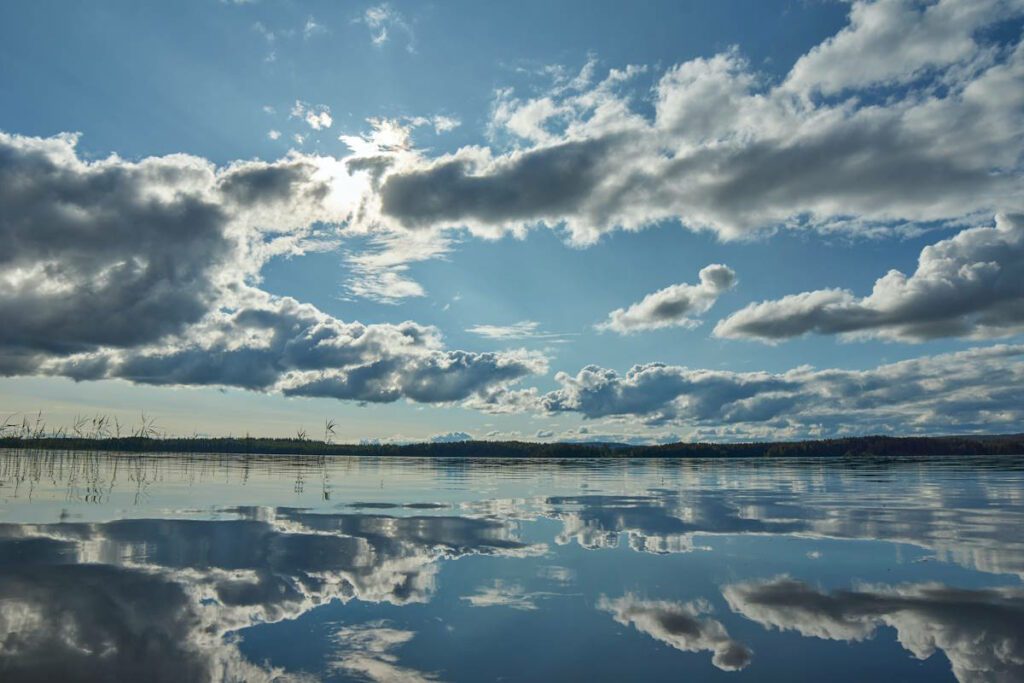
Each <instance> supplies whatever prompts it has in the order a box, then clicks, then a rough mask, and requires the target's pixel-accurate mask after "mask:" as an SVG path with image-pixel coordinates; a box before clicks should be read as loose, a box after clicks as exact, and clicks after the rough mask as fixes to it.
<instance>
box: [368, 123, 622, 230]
mask: <svg viewBox="0 0 1024 683" xmlns="http://www.w3.org/2000/svg"><path fill="white" fill-rule="evenodd" d="M614 144H615V141H614V140H613V139H596V140H586V141H581V142H565V143H562V144H559V145H556V146H553V147H548V148H542V149H536V150H530V151H527V152H524V153H522V154H519V155H514V156H512V157H510V158H508V159H507V160H503V162H502V163H501V164H500V166H498V167H497V168H495V169H493V170H492V171H491V172H489V173H475V172H474V169H473V167H472V166H471V164H470V163H469V162H468V161H462V160H452V161H442V162H439V163H437V164H436V165H434V166H432V167H430V168H427V169H423V170H417V171H411V172H409V173H401V174H399V173H396V174H394V175H391V176H389V177H388V179H387V180H386V181H385V182H384V184H383V187H382V188H381V207H382V210H383V212H384V213H385V214H386V215H388V216H392V217H395V218H397V219H398V220H399V221H400V222H401V223H402V224H403V225H408V226H411V227H419V226H424V225H434V224H437V223H449V224H454V225H462V224H466V223H470V222H474V221H479V222H482V223H489V224H495V223H496V224H502V223H507V222H523V221H525V222H535V221H538V220H541V219H544V218H548V219H549V220H552V221H554V222H557V221H558V220H559V217H560V216H562V215H564V214H567V213H572V212H573V211H574V210H575V209H576V207H577V206H578V205H579V204H580V203H582V202H583V201H584V200H585V199H586V198H587V197H588V196H590V195H591V194H592V193H593V192H594V191H595V189H596V187H597V185H598V184H599V183H600V182H601V181H602V179H603V173H602V167H603V165H604V164H607V163H611V162H612V158H611V157H610V154H611V152H612V150H613V148H614Z"/></svg>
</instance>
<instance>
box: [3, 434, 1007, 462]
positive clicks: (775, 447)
mask: <svg viewBox="0 0 1024 683" xmlns="http://www.w3.org/2000/svg"><path fill="white" fill-rule="evenodd" d="M0 448H17V449H38V450H73V451H105V452H125V453H239V454H254V455H255V454H261V455H324V456H327V455H359V456H377V457H436V458H447V457H454V458H459V457H473V458H487V457H493V458H781V457H821V458H837V457H852V456H887V457H901V456H905V457H919V456H948V455H964V456H969V455H1024V434H1008V435H991V436H977V435H972V436H911V437H890V436H863V437H851V438H844V439H821V440H813V441H811V440H809V441H787V442H753V443H682V442H680V443H670V444H661V445H656V446H635V445H630V444H622V443H535V442H525V441H458V442H454V443H451V442H450V443H408V444H335V443H329V442H326V441H317V440H313V439H264V438H256V437H246V438H232V437H226V438H203V437H188V438H157V437H145V436H143V437H140V436H131V437H120V438H113V437H112V438H79V437H5V438H0Z"/></svg>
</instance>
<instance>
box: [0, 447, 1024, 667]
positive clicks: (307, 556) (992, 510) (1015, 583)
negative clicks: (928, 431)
mask: <svg viewBox="0 0 1024 683" xmlns="http://www.w3.org/2000/svg"><path fill="white" fill-rule="evenodd" d="M1022 482H1024V459H1017V458H1001V459H982V458H978V459H972V460H967V461H961V462H957V461H956V460H952V459H949V460H946V459H940V460H931V461H921V460H910V461H902V462H891V461H860V462H856V463H852V462H845V463H844V462H822V461H803V462H798V461H787V462H774V463H765V462H753V461H705V462H695V461H627V462H578V461H577V462H574V461H558V462H553V461H545V462H538V461H534V462H520V461H517V462H496V461H486V460H480V461H469V460H450V461H449V460H380V459H366V458H335V459H327V460H318V459H312V458H294V459H293V458H280V457H278V458H259V457H249V458H239V457H220V456H123V455H122V456H108V455H102V454H94V453H74V454H56V453H45V454H39V453H17V452H2V453H0V678H2V679H3V680H5V681H6V680H58V679H62V680H112V679H119V680H143V679H145V680H168V681H171V680H173V681H183V680H325V679H326V680H374V681H386V680H494V679H497V678H502V679H505V680H538V679H549V680H550V679H571V678H586V679H589V680H623V679H633V680H636V679H643V680H679V679H682V678H688V677H695V678H699V679H718V678H721V679H726V680H727V679H736V680H743V679H747V680H795V679H804V678H819V677H823V676H827V677H828V678H829V679H830V680H850V681H854V680H865V679H866V678H869V677H870V678H874V679H900V680H959V681H1015V680H1022V679H1024V589H1022V583H1021V579H1022V578H1024V533H1022V532H1021V529H1022V528H1024V487H1022Z"/></svg>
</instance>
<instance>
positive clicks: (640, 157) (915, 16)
mask: <svg viewBox="0 0 1024 683" xmlns="http://www.w3.org/2000/svg"><path fill="white" fill-rule="evenodd" d="M1022 11H1024V5H1022V4H1021V3H1020V2H1017V1H1015V0H1014V1H1010V0H981V1H979V2H971V1H968V0H942V2H937V3H933V4H928V5H923V4H920V3H911V2H904V1H898V2H897V1H895V0H886V1H885V2H881V3H866V2H854V3H852V4H851V7H850V22H849V24H848V26H847V27H845V28H844V29H843V30H842V31H840V32H839V33H838V34H837V35H835V36H833V37H831V38H829V39H828V40H826V41H824V42H823V43H822V44H820V45H819V46H817V47H815V48H813V49H812V50H810V51H809V52H808V53H807V54H805V55H803V56H802V57H801V58H800V59H798V60H797V62H796V63H795V64H794V65H793V67H792V69H791V71H790V73H789V74H788V75H787V76H786V77H785V78H783V79H782V80H781V81H776V80H774V79H773V78H772V77H770V76H768V75H766V74H764V73H761V72H759V71H758V70H756V69H755V68H753V67H752V66H751V64H750V63H749V62H748V61H747V60H746V59H745V58H744V57H743V55H742V53H741V51H740V49H739V48H731V49H728V50H726V51H724V52H721V53H719V54H716V55H711V56H706V57H701V58H696V59H692V60H689V61H687V62H683V63H680V64H675V65H672V66H669V67H668V68H666V69H665V70H664V71H662V72H661V73H660V74H657V75H656V82H655V86H654V88H653V95H652V96H651V98H652V99H653V102H645V103H644V105H643V106H642V107H641V106H637V104H636V102H635V99H636V96H637V95H638V94H640V93H642V92H646V91H647V90H646V88H641V87H640V86H639V85H638V83H637V79H638V78H639V77H640V75H642V74H645V73H648V72H649V71H650V69H649V68H648V67H646V66H643V65H628V66H625V67H624V68H612V69H610V70H608V71H607V73H606V74H605V75H604V76H603V77H601V76H600V75H599V70H598V66H597V61H596V60H594V59H592V60H590V61H588V62H587V64H586V65H585V66H584V67H583V69H582V70H581V71H580V72H579V74H578V75H576V76H574V77H570V76H569V74H567V73H566V72H565V70H564V69H547V70H545V72H546V73H547V74H549V75H551V76H552V77H553V80H552V83H551V85H550V87H549V88H548V89H547V91H546V92H540V93H537V92H533V93H531V95H530V96H520V95H518V94H517V93H516V92H515V91H514V90H512V89H510V88H499V89H498V90H497V91H496V96H495V101H494V104H493V107H492V112H491V118H490V122H489V126H488V138H489V141H490V144H489V145H467V146H463V147H460V148H459V149H458V150H456V151H454V152H451V153H447V154H441V155H437V154H432V153H430V151H429V150H423V149H418V148H416V147H415V146H414V145H413V143H412V140H411V135H410V132H411V130H412V129H413V128H415V127H417V126H425V125H432V126H433V127H434V129H435V131H436V132H442V131H443V130H446V129H448V128H449V127H450V126H452V125H454V124H455V121H454V119H450V118H449V117H444V116H433V117H425V116H420V117H404V118H401V119H393V120H388V119H378V120H375V121H371V126H373V128H374V130H373V131H372V132H370V133H368V134H365V135H348V134H346V135H343V136H342V137H341V139H342V141H343V142H345V143H346V145H348V146H349V147H350V149H351V150H352V155H350V156H349V157H347V158H346V160H345V163H346V165H347V166H348V167H349V168H357V167H358V168H360V169H362V170H364V171H366V172H367V173H368V174H369V175H370V176H371V179H372V182H370V183H369V184H368V186H367V187H366V188H365V192H364V193H363V194H362V196H361V201H360V203H359V208H358V211H356V212H355V213H354V215H353V217H352V221H351V224H350V226H349V229H350V230H351V231H352V232H354V233H359V234H366V235H373V236H378V237H382V238H383V241H386V242H389V243H390V244H392V245H396V244H400V243H403V242H404V241H407V240H410V241H414V242H417V243H419V244H420V245H421V246H422V250H420V251H417V250H415V249H413V248H412V247H409V246H403V247H401V248H399V249H398V251H399V252H400V253H401V254H402V257H401V258H399V257H398V256H397V255H395V256H393V257H391V259H390V260H391V263H390V264H388V265H367V264H354V267H355V269H356V272H355V273H354V274H353V276H352V277H351V280H350V283H349V288H350V291H351V292H352V293H353V294H356V295H359V296H362V295H364V294H365V295H366V296H369V297H370V298H377V299H379V300H387V301H390V302H395V301H398V300H401V299H403V298H407V297H417V296H423V295H424V290H423V288H422V286H420V285H419V284H418V283H416V282H415V281H413V280H412V279H411V278H410V276H409V275H408V273H407V271H406V269H405V264H408V263H410V262H413V261H418V260H423V259H427V258H434V257H436V256H438V255H439V252H438V251H437V250H436V249H434V248H433V247H431V246H430V244H431V243H432V242H434V241H437V240H439V239H444V238H445V237H444V236H447V235H450V234H452V233H454V232H466V233H468V234H471V235H474V236H477V237H483V238H489V239H490V238H497V237H500V236H503V235H507V234H513V235H516V236H523V235H525V234H526V233H527V232H528V231H529V230H531V229H535V228H537V227H538V226H548V227H550V228H552V229H555V230H558V231H559V232H560V233H561V234H562V235H564V237H565V239H566V240H567V241H568V242H570V243H572V244H574V245H576V246H582V245H588V244H592V243H594V242H595V241H597V240H599V239H600V238H601V237H602V236H603V235H604V234H606V233H608V232H610V231H613V230H620V229H626V230H640V229H643V228H645V227H647V226H649V225H651V224H654V223H658V222H663V221H673V222H677V223H679V224H681V225H682V226H684V227H685V228H687V229H692V230H705V231H710V232H712V233H713V234H715V235H716V236H718V237H719V238H722V239H741V238H752V237H755V236H762V235H766V234H769V233H770V232H772V231H775V230H778V229H805V230H817V231H823V232H834V231H840V230H842V231H846V232H848V233H852V234H871V235H874V234H881V233H889V232H895V231H901V230H910V229H918V228H920V227H921V226H932V225H935V224H949V225H953V224H955V225H966V224H968V223H969V222H970V221H972V220H975V219H977V218H979V217H981V216H984V215H991V214H992V213H994V212H996V211H1009V212H1012V211H1021V210H1022V209H1024V192H1022V190H1021V188H1022V187H1024V185H1022V183H1021V173H1020V171H1021V160H1022V152H1024V144H1022V142H1021V141H1022V140H1024V94H1022V93H1024V47H1022V45H1021V44H1020V43H1002V42H998V40H997V38H998V35H997V33H998V32H996V31H993V30H992V29H993V27H995V26H998V25H1000V24H1002V23H1005V22H1006V21H1009V20H1019V18H1020V16H1021V14H1022ZM358 21H359V22H361V23H364V24H366V25H367V26H368V27H369V28H370V30H371V32H372V35H373V38H374V41H375V42H377V43H379V44H383V43H385V42H387V41H388V40H389V39H390V37H391V36H392V34H393V33H394V31H396V30H401V31H404V32H407V33H408V34H409V36H410V45H411V29H410V28H409V23H408V22H407V21H406V20H405V19H404V18H403V17H402V16H401V14H400V13H398V12H397V11H396V10H395V9H394V8H393V7H392V6H390V5H388V4H382V5H375V6H372V7H370V8H368V9H367V10H366V12H365V14H364V15H361V16H360V17H359V19H358ZM850 54H856V55H857V57H856V58H850V57H849V55H850ZM865 55H866V56H865ZM890 86H898V87H890ZM879 88H889V90H885V91H884V97H879ZM649 99H650V98H649ZM649 104H653V107H651V106H649ZM297 144H301V142H298V143H297ZM413 235H425V236H426V237H425V238H413V237H412V236H413ZM361 282H366V283H368V284H367V285H366V286H362V285H361V284H360V283H361ZM381 292H383V294H380V293H381Z"/></svg>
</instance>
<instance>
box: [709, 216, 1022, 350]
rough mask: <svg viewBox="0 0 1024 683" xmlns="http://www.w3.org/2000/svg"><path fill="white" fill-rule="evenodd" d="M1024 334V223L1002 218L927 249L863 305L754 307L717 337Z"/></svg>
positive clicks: (841, 294)
mask: <svg viewBox="0 0 1024 683" xmlns="http://www.w3.org/2000/svg"><path fill="white" fill-rule="evenodd" d="M1021 330H1024V215H1021V214H1016V215H1001V216H997V217H996V224H995V227H990V228H989V227H984V228H972V229H970V230H964V231H962V232H960V233H958V234H957V235H955V236H954V237H951V238H949V239H945V240H942V241H940V242H936V243H935V244H932V245H929V246H927V247H925V248H924V249H923V250H922V251H921V256H920V258H919V259H918V265H917V270H916V271H915V272H914V273H913V274H911V275H909V276H907V275H904V274H903V273H901V272H899V271H896V270H891V271H889V272H888V273H887V274H886V275H885V276H884V277H882V278H880V279H879V280H878V281H877V282H875V286H874V289H873V290H872V292H871V294H869V295H868V296H866V297H863V298H858V297H856V296H855V295H854V294H853V293H851V292H849V291H846V290H840V289H821V290H816V291H812V292H803V293H801V294H793V295H790V296H786V297H783V298H781V299H777V300H775V301H763V302H761V303H756V304H751V305H749V306H747V307H746V308H743V309H741V310H739V311H737V312H736V313H733V314H732V315H730V316H728V317H727V318H725V319H724V320H722V321H721V322H719V323H718V325H717V326H716V327H715V335H717V336H719V337H730V338H751V339H760V340H763V341H774V340H779V339H787V338H790V337H796V336H799V335H802V334H806V333H815V334H851V333H853V334H863V335H871V336H877V337H884V338H889V339H899V340H904V341H923V340H926V339H933V338H937V337H954V336H965V337H992V336H999V335H1009V334H1015V333H1017V332H1020V331H1021Z"/></svg>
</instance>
